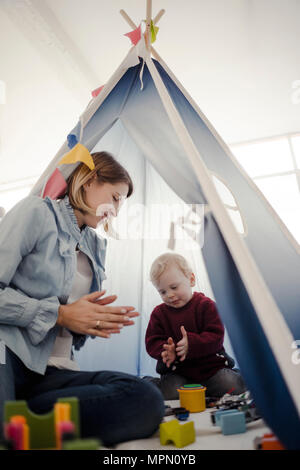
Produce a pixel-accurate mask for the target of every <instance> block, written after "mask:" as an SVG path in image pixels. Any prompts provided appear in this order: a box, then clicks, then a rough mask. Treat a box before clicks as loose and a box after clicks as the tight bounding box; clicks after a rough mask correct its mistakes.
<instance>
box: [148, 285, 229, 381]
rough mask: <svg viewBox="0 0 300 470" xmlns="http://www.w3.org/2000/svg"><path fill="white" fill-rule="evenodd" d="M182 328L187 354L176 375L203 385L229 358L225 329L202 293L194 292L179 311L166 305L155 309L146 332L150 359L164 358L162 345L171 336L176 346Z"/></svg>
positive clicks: (214, 308)
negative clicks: (186, 339) (225, 351)
mask: <svg viewBox="0 0 300 470" xmlns="http://www.w3.org/2000/svg"><path fill="white" fill-rule="evenodd" d="M182 325H183V326H184V328H185V330H186V332H187V336H188V353H187V356H186V358H185V360H184V361H182V362H179V363H178V364H177V368H176V373H177V374H179V375H183V376H184V377H186V378H188V379H192V380H193V381H197V382H198V383H201V380H205V379H208V378H209V377H211V376H212V375H214V374H215V373H216V372H217V371H218V370H219V369H222V368H224V367H226V365H225V362H226V358H225V357H224V356H223V355H222V352H223V353H224V349H223V340H224V327H223V325H222V322H221V320H220V317H219V314H218V312H217V309H216V304H215V302H214V301H213V300H211V299H209V298H208V297H206V296H205V295H204V294H202V293H201V292H194V293H193V296H192V298H191V299H190V300H189V302H188V303H187V304H186V305H184V306H183V307H180V308H175V307H170V306H168V305H166V304H165V303H162V304H160V305H158V306H157V307H155V309H154V310H153V312H152V314H151V317H150V321H149V325H148V328H147V331H146V350H147V352H148V354H149V355H150V356H152V357H154V358H155V359H161V353H162V351H163V345H164V344H166V343H167V340H168V338H169V337H172V338H173V341H174V343H175V345H176V344H177V343H178V341H180V340H181V339H182V334H181V331H180V327H181V326H182ZM218 353H219V354H218ZM178 359H179V357H178Z"/></svg>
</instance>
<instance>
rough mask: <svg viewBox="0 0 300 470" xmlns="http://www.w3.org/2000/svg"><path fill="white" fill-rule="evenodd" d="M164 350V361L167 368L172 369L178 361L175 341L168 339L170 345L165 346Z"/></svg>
mask: <svg viewBox="0 0 300 470" xmlns="http://www.w3.org/2000/svg"><path fill="white" fill-rule="evenodd" d="M163 348H164V351H163V352H162V353H161V357H162V360H163V362H164V363H165V364H166V366H167V367H170V365H171V364H172V363H173V362H174V361H175V359H176V351H175V343H174V341H173V339H172V338H168V343H167V344H164V345H163Z"/></svg>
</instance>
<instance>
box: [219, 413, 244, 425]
mask: <svg viewBox="0 0 300 470" xmlns="http://www.w3.org/2000/svg"><path fill="white" fill-rule="evenodd" d="M232 413H239V410H220V411H216V412H215V425H216V426H221V416H223V415H228V414H232Z"/></svg>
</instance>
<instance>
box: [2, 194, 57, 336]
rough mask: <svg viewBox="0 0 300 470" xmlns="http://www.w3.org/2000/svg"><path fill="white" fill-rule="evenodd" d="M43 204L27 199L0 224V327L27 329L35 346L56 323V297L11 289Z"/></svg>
mask: <svg viewBox="0 0 300 470" xmlns="http://www.w3.org/2000/svg"><path fill="white" fill-rule="evenodd" d="M45 214H46V212H45V208H44V207H43V203H42V200H40V199H39V198H37V197H28V198H25V199H23V200H22V201H20V202H19V203H18V204H17V205H16V206H15V207H14V208H13V209H12V210H11V211H9V212H8V213H7V214H6V215H5V217H4V218H3V219H2V221H1V223H0V323H2V324H6V325H13V326H18V327H23V328H26V329H27V332H28V335H29V338H30V340H31V341H32V343H33V344H34V345H36V344H38V343H39V342H41V341H42V340H43V339H44V337H45V336H46V334H47V332H48V331H49V329H51V328H52V327H53V326H54V325H55V324H56V321H57V316H58V308H59V305H60V303H59V300H58V297H55V296H54V297H48V298H45V299H40V300H39V299H35V298H32V297H30V296H28V295H26V293H24V292H20V290H19V289H18V288H16V287H15V286H13V285H12V279H13V277H14V275H15V272H16V270H17V268H18V266H19V264H20V263H21V261H22V259H23V257H25V256H26V255H28V254H29V253H30V252H31V251H32V250H33V249H34V247H35V245H36V243H37V242H38V240H39V237H40V236H41V232H42V230H43V227H44V224H45Z"/></svg>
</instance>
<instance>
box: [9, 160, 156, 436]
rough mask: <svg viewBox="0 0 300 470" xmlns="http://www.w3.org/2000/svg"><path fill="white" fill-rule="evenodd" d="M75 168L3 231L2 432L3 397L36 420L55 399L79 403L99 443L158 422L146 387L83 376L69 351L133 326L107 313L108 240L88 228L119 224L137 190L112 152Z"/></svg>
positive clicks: (103, 375) (121, 315) (20, 207)
mask: <svg viewBox="0 0 300 470" xmlns="http://www.w3.org/2000/svg"><path fill="white" fill-rule="evenodd" d="M92 157H93V160H94V163H95V169H94V170H93V171H91V170H90V169H89V168H88V167H87V166H86V165H85V164H83V163H82V164H80V165H79V166H78V167H77V168H76V170H75V171H74V172H73V173H72V175H71V176H70V177H69V179H68V188H67V192H66V195H65V196H64V197H62V198H61V199H60V200H51V199H50V198H48V197H47V198H45V199H41V198H39V197H36V196H29V197H27V198H25V199H24V200H22V201H20V202H19V203H18V204H17V205H16V206H15V207H14V208H13V209H11V211H9V212H8V213H7V214H6V216H5V217H4V218H3V219H2V221H1V224H0V340H2V341H3V342H4V343H5V345H6V358H5V364H0V419H1V425H0V433H1V432H2V431H3V404H4V401H5V400H15V399H23V400H27V402H28V405H29V407H30V409H32V410H33V411H34V412H36V413H45V412H47V411H50V410H51V409H52V407H53V405H54V403H55V402H56V400H57V399H58V398H60V397H70V396H76V397H78V399H79V406H80V417H81V435H82V436H83V437H88V436H94V437H99V438H100V439H101V441H102V442H103V444H104V445H114V444H116V443H118V442H122V441H126V440H131V439H137V438H143V437H148V436H149V435H151V434H152V433H153V432H154V431H155V430H156V429H157V427H158V425H159V423H160V422H161V420H162V417H163V415H164V404H163V397H162V395H161V393H160V391H159V390H158V389H157V388H156V387H155V386H154V385H153V384H151V383H147V382H145V381H143V380H141V379H139V378H137V377H134V376H132V375H128V374H125V373H121V372H110V371H99V372H87V371H80V370H79V367H78V365H77V364H76V362H75V361H74V357H73V350H72V348H73V347H75V349H79V348H80V347H81V346H83V344H84V342H85V340H86V338H87V335H91V336H96V337H102V338H109V337H110V336H111V335H112V334H118V333H120V331H121V329H122V328H123V327H125V326H130V325H132V324H133V323H134V322H133V320H132V318H134V317H136V316H138V315H139V314H138V313H137V312H136V311H135V308H134V307H132V306H114V307H112V306H109V304H111V303H112V302H113V301H115V300H116V297H117V296H115V295H111V296H107V297H104V293H105V291H103V290H102V287H101V286H102V281H103V280H104V279H105V278H106V276H105V272H104V263H105V253H106V240H105V239H102V238H99V237H98V236H97V235H96V232H95V231H94V230H91V228H96V227H97V225H98V224H106V223H107V220H108V219H109V218H110V217H113V216H114V217H116V216H117V214H118V211H119V209H120V205H121V202H122V200H124V199H125V198H127V197H130V195H131V194H132V191H133V184H132V181H131V178H130V176H129V174H128V173H127V171H126V170H125V169H124V168H123V167H122V166H121V165H120V164H119V163H118V162H117V161H116V160H115V159H114V158H113V157H112V156H111V155H110V154H108V153H106V152H98V153H94V154H92Z"/></svg>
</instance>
